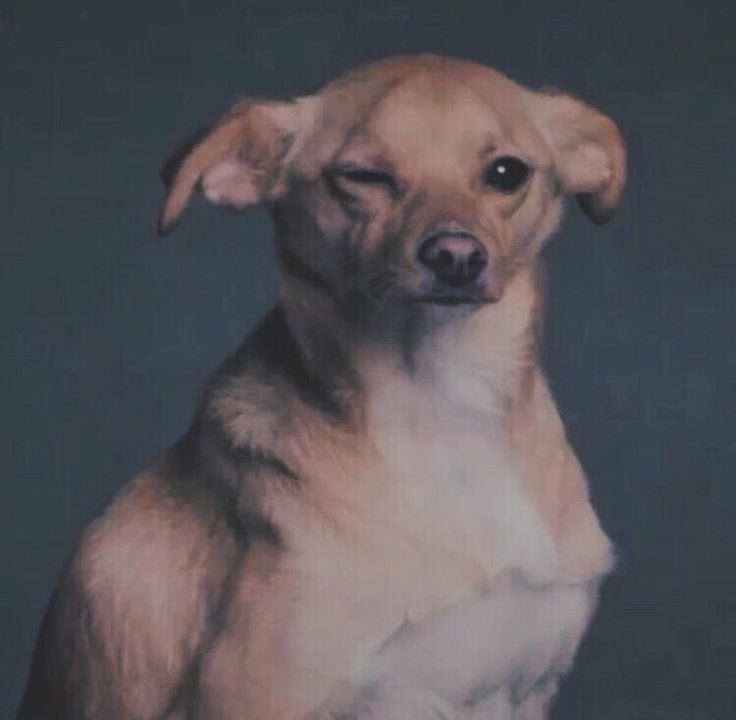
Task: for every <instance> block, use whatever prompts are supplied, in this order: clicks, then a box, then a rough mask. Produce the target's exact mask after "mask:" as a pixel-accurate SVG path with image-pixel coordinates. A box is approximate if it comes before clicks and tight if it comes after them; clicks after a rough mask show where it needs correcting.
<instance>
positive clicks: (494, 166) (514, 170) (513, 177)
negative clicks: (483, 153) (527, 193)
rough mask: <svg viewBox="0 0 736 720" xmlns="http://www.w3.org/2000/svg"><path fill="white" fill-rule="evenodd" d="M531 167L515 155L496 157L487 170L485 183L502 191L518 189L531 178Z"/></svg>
mask: <svg viewBox="0 0 736 720" xmlns="http://www.w3.org/2000/svg"><path fill="white" fill-rule="evenodd" d="M530 174H531V168H530V167H529V166H528V165H527V164H526V163H524V162H522V161H521V160H519V159H518V158H515V157H511V156H510V155H508V156H503V157H499V158H496V159H495V160H494V161H493V162H492V163H491V164H490V165H489V166H488V167H487V168H486V171H485V183H486V185H488V186H489V187H491V188H493V189H494V190H498V191H499V192H502V193H512V192H515V191H516V190H518V189H519V188H520V187H521V186H522V185H523V184H524V183H525V182H526V181H527V179H528V178H529V175H530Z"/></svg>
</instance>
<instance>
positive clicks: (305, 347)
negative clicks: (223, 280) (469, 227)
mask: <svg viewBox="0 0 736 720" xmlns="http://www.w3.org/2000/svg"><path fill="white" fill-rule="evenodd" d="M282 305H283V307H284V311H285V314H286V318H287V322H288V323H289V325H290V327H291V330H292V332H293V333H294V336H295V337H296V339H297V342H298V343H299V345H300V347H301V349H302V353H303V355H304V358H305V362H306V363H307V365H308V371H309V372H310V374H311V375H312V376H314V377H315V378H316V379H318V380H319V382H320V384H321V385H322V386H323V387H325V388H327V390H328V392H330V393H332V394H333V395H334V396H335V398H336V401H337V402H338V403H340V404H341V405H342V406H343V407H345V409H346V414H347V415H348V416H351V417H353V418H358V419H360V418H365V413H366V410H367V409H369V408H370V407H371V406H375V405H376V403H379V402H380V401H381V398H384V399H390V402H389V406H390V407H392V408H395V409H396V410H397V411H399V410H401V403H402V399H403V400H404V401H405V403H406V404H411V403H412V402H413V401H412V398H416V397H419V396H421V395H422V394H426V395H434V396H435V397H437V398H441V399H442V401H443V402H444V403H445V404H446V405H447V406H448V407H452V408H453V410H454V411H455V412H453V414H454V415H455V414H458V413H457V411H460V414H462V412H466V413H467V414H469V415H478V414H483V415H486V416H494V417H498V418H501V417H502V416H504V415H505V414H506V412H507V411H508V410H509V409H510V408H513V407H514V406H515V405H516V404H518V400H519V399H520V395H521V394H522V393H523V389H524V379H525V377H526V376H528V374H529V371H530V370H531V368H533V367H534V364H535V361H536V347H535V324H536V312H537V305H538V288H537V283H536V272H535V269H534V268H530V269H528V270H525V271H523V272H521V273H519V274H517V275H516V277H515V278H513V279H512V280H511V281H510V282H509V284H508V286H507V288H506V291H505V293H504V296H503V298H502V299H501V300H500V301H499V302H498V303H495V304H490V305H485V306H482V307H480V308H477V309H475V310H472V311H467V312H466V313H464V314H463V313H462V312H457V311H455V310H449V311H448V310H447V309H445V308H438V309H437V310H436V312H435V311H434V310H430V312H429V313H426V312H425V313H424V315H423V316H421V318H419V320H417V319H416V318H409V319H408V320H406V321H405V322H404V323H403V325H400V324H399V323H396V324H394V326H393V327H392V328H390V329H388V330H387V331H386V332H385V333H383V334H380V333H373V334H371V333H366V332H364V331H363V330H361V331H359V332H358V331H356V330H355V328H353V327H350V326H349V325H347V324H346V322H345V321H344V319H342V318H341V317H340V316H339V314H338V313H337V312H335V309H334V300H333V299H332V298H329V297H327V296H324V295H322V294H319V293H315V292H314V291H313V290H312V289H310V288H309V287H308V286H306V287H305V286H303V285H300V284H299V283H294V282H292V281H287V282H285V283H284V284H283V286H282ZM431 313H435V314H434V315H432V314H431ZM405 409H407V410H408V411H411V408H405Z"/></svg>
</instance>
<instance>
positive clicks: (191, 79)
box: [0, 0, 736, 720]
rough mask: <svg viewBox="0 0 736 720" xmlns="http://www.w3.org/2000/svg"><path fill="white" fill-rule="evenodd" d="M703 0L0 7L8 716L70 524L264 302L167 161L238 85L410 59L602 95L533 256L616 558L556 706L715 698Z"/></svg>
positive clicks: (225, 217) (707, 63)
mask: <svg viewBox="0 0 736 720" xmlns="http://www.w3.org/2000/svg"><path fill="white" fill-rule="evenodd" d="M732 14H734V12H733V11H731V12H729V10H728V5H726V4H725V3H724V5H723V8H722V9H721V7H720V6H718V5H716V4H714V3H706V2H699V3H695V2H674V1H670V2H641V1H639V2H632V1H631V0H626V1H620V2H575V3H560V2H552V1H551V0H548V1H547V2H506V3H500V2H494V1H493V0H486V1H485V2H473V3H469V2H459V1H455V2H418V1H415V0H395V1H394V2H385V1H383V0H380V1H379V0H373V1H372V2H353V1H350V0H341V1H333V2H275V1H274V0H270V1H269V2H266V1H265V0H264V1H261V2H236V0H230V1H229V2H226V1H224V0H196V1H194V0H189V1H184V0H164V1H161V0H158V1H157V0H150V2H142V1H141V0H119V1H118V2H112V1H110V0H108V1H105V0H97V1H94V0H88V1H86V2H79V1H78V0H74V1H69V0H66V1H62V0H45V1H40V0H37V1H35V2H34V1H33V0H29V1H28V2H23V3H18V4H17V5H15V7H14V6H13V5H12V4H8V3H7V2H4V3H3V4H2V9H1V10H0V110H1V115H0V131H1V133H2V135H1V145H0V222H1V224H0V238H1V243H2V263H1V265H0V274H1V279H0V312H1V313H2V318H1V320H2V325H0V327H2V367H1V369H0V384H1V387H2V406H1V407H2V418H3V420H2V432H1V433H0V442H2V458H3V471H2V481H1V482H0V488H1V489H0V492H1V493H2V494H1V495H0V528H1V530H0V532H1V533H2V542H1V545H0V548H1V549H2V562H0V587H1V591H0V637H1V638H2V639H1V640H0V716H2V717H8V716H9V715H10V714H11V712H12V710H13V709H14V708H15V706H16V704H17V702H18V699H19V695H20V692H21V686H22V683H23V681H24V676H25V673H26V669H27V663H28V660H29V656H30V652H31V648H32V644H33V641H34V636H35V633H36V630H37V625H38V622H39V619H40V616H41V613H42V611H43V609H44V607H45V604H46V602H47V598H48V596H49V593H50V591H51V588H52V585H53V583H54V580H55V577H56V575H57V573H58V570H59V568H60V567H61V564H62V561H63V559H64V557H65V555H67V553H68V552H69V551H70V549H71V548H72V546H73V543H74V541H75V538H76V537H77V536H78V534H79V532H80V529H81V528H82V527H83V525H84V524H85V523H86V522H87V521H89V520H90V519H91V518H92V517H93V516H94V515H95V514H96V513H97V512H98V511H99V510H100V509H101V507H102V506H103V504H104V503H105V502H106V501H107V500H108V499H109V498H110V496H111V495H112V494H113V493H114V492H115V491H116V489H117V488H119V487H120V485H121V484H122V483H123V482H124V480H125V479H127V478H128V477H129V476H130V475H131V474H132V473H133V472H135V471H136V470H137V469H140V468H141V467H142V466H143V465H144V464H145V463H146V462H147V461H148V460H149V459H150V458H152V457H153V456H155V455H156V454H158V453H159V452H160V451H161V450H162V449H163V448H164V447H165V446H166V445H167V444H169V443H171V442H172V441H173V440H174V439H175V438H176V437H177V436H178V435H179V433H181V432H182V431H183V430H184V428H185V426H186V424H187V421H188V418H189V416H190V413H191V411H192V407H193V404H194V402H195V400H196V398H197V395H198V392H199V389H200V388H201V386H202V383H203V381H204V380H205V378H206V376H207V374H208V372H209V371H210V369H211V368H212V367H213V366H214V365H215V364H216V363H217V362H218V361H219V360H220V359H221V358H222V357H223V356H224V355H225V354H226V353H227V352H228V350H229V349H231V348H232V347H233V346H234V345H235V344H236V343H237V342H238V341H239V340H240V338H241V337H242V336H243V335H244V333H245V332H246V331H247V329H248V328H249V327H250V326H251V325H252V324H253V323H254V322H255V321H256V319H257V318H258V317H259V316H260V315H261V314H262V313H263V312H264V311H265V310H266V309H267V308H268V307H269V306H270V305H271V303H272V302H273V299H274V287H275V265H274V259H273V255H272V250H271V244H270V241H269V235H270V228H269V221H268V218H267V217H266V215H265V213H263V212H262V211H254V212H252V213H250V214H248V215H246V216H235V215H229V214H225V213H220V212H218V211H216V210H215V209H214V208H211V207H208V206H205V204H204V203H202V202H199V203H196V204H195V207H194V208H192V210H191V211H190V212H189V214H188V216H187V218H186V222H184V224H183V225H182V226H181V228H180V229H179V230H178V232H177V233H176V234H175V235H174V236H172V237H171V238H169V239H166V240H165V241H161V240H158V239H157V238H156V237H155V234H154V223H155V218H156V213H157V208H158V204H159V202H160V200H161V198H162V188H161V186H160V184H159V180H158V177H157V172H158V169H159V166H160V163H161V161H162V160H163V159H164V157H165V156H166V154H167V153H168V152H169V150H171V149H172V148H173V147H174V146H175V145H177V144H178V143H179V142H180V141H181V140H182V139H184V138H185V137H186V136H187V135H188V134H190V133H191V132H192V131H193V130H195V129H196V128H198V127H199V126H201V125H203V124H204V123H206V122H207V121H209V120H210V119H211V118H213V117H214V116H216V115H217V114H218V113H220V111H221V110H223V109H224V108H225V107H226V106H227V105H228V104H229V103H230V102H231V100H232V99H233V98H235V97H236V96H238V95H242V94H249V95H273V96H280V97H285V96H290V95H293V94H303V93H305V92H307V91H309V90H311V89H312V88H314V87H315V86H316V85H318V84H319V83H321V82H322V81H324V80H326V79H329V78H330V77H332V76H333V75H334V74H336V73H337V72H339V71H340V70H342V69H343V68H345V67H348V66H351V65H354V64H355V63H358V62H362V61H365V60H369V59H373V58H376V57H380V56H383V55H386V54H389V53H396V52H408V51H418V50H430V51H435V52H443V53H452V54H455V55H461V56H467V57H470V58H474V59H478V60H480V61H483V62H487V63H489V64H492V65H494V66H496V67H498V68H500V69H502V70H504V71H505V72H507V73H509V74H511V75H512V76H513V77H515V78H516V79H518V80H520V81H522V82H524V83H527V84H530V85H531V86H539V85H543V84H554V85H557V86H559V87H562V88H565V89H567V90H570V91H572V92H574V93H576V94H578V95H580V96H582V97H583V98H585V99H587V100H589V101H590V102H592V103H594V104H596V105H598V106H599V107H601V108H603V109H605V110H606V111H608V112H609V113H610V114H611V115H612V116H613V117H615V118H616V119H617V120H618V121H619V122H620V124H621V125H622V127H623V129H624V131H625V133H626V135H627V137H628V140H629V143H630V152H631V158H630V159H631V183H630V186H629V190H628V194H627V196H626V200H625V203H624V205H623V207H622V209H621V212H620V214H619V215H618V216H617V218H616V219H615V220H614V221H613V222H612V223H611V224H610V225H609V226H607V227H605V228H603V229H597V228H594V227H592V226H590V225H587V224H586V223H585V221H584V219H583V218H582V216H581V215H579V214H578V213H577V211H576V209H575V208H572V207H571V208H570V213H569V216H568V219H567V222H566V224H565V225H564V227H563V230H562V232H561V233H560V236H559V237H558V238H557V239H556V240H555V241H554V243H553V244H552V245H551V246H549V247H548V250H547V253H546V254H547V256H548V259H549V266H550V276H551V277H550V294H549V308H550V317H549V322H548V328H547V331H548V341H547V346H546V352H545V354H546V363H547V367H548V371H549V374H550V376H551V380H552V384H553V387H554V390H555V392H556V395H557V397H558V400H559V404H560V407H561V411H562V414H563V417H564V419H565V421H566V423H567V425H568V427H569V429H570V434H571V438H572V440H573V443H574V445H575V447H576V448H577V450H578V451H579V453H580V456H581V458H582V461H583V464H584V466H585V467H586V469H587V471H588V473H589V475H590V478H591V485H592V493H593V498H594V502H595V505H596V507H597V508H598V509H599V511H600V515H601V517H602V519H603V523H604V525H605V527H606V529H607V530H608V532H609V534H610V535H611V536H612V537H613V539H614V540H615V542H616V544H617V546H618V549H619V554H620V565H619V569H618V572H617V573H616V575H615V576H614V577H613V578H612V579H611V580H610V581H609V582H608V583H607V585H606V588H605V592H604V597H603V602H602V605H601V608H600V612H599V615H598V617H597V620H596V622H595V624H594V627H593V629H592V631H591V633H590V634H589V636H588V638H587V640H586V641H585V644H584V647H583V650H582V652H581V654H580V656H579V659H578V663H577V668H576V670H575V672H574V674H573V675H571V676H570V678H569V680H568V681H567V682H566V684H565V686H564V690H563V692H562V695H561V698H560V701H559V703H558V708H557V711H556V713H555V718H556V719H557V720H578V719H579V720H609V719H610V720H624V719H625V720H639V719H641V720H659V719H660V718H661V720H681V719H687V720H700V719H703V720H718V719H720V718H730V717H733V716H734V710H735V709H736V637H735V634H736V602H735V601H734V593H735V591H736V581H735V580H736V578H735V576H734V567H735V565H736V563H735V562H734V561H735V560H736V553H735V549H736V542H734V535H735V534H736V531H735V530H734V527H735V525H736V523H734V519H735V518H734V502H735V501H736V484H735V483H734V479H735V478H734V474H735V473H734V471H735V470H736V467H735V466H736V462H734V460H735V450H736V446H735V443H734V435H733V411H734V406H735V401H736V388H735V383H734V360H736V342H735V340H736V338H735V335H736V333H735V324H734V312H733V305H734V301H735V300H736V283H735V282H734V281H735V280H736V247H735V244H734V243H735V242H736V238H734V219H736V194H735V192H734V191H735V190H736V182H735V181H736V157H735V154H734V150H735V148H736V144H735V143H734V135H735V134H736V98H735V96H734V90H735V89H736V59H735V58H736V48H735V46H734V40H733V26H734V19H733V18H731V17H730V15H732Z"/></svg>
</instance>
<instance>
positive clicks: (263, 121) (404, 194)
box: [161, 56, 625, 315]
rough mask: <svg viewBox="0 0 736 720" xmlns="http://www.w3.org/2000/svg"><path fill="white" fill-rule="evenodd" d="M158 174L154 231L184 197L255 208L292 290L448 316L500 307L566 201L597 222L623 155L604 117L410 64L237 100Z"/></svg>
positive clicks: (463, 73)
mask: <svg viewBox="0 0 736 720" xmlns="http://www.w3.org/2000/svg"><path fill="white" fill-rule="evenodd" d="M168 170H169V172H168V175H169V195H168V198H167V200H166V204H165V206H164V209H163V212H162V215H161V230H162V231H163V232H166V231H168V230H169V229H170V228H171V227H172V226H173V225H174V224H175V223H176V222H177V221H178V219H179V217H180V215H181V214H182V212H183V210H184V208H185V206H186V204H187V202H188V201H189V199H190V197H191V195H192V193H193V192H194V191H195V190H196V189H200V190H201V191H202V192H203V193H204V195H205V196H206V197H207V198H208V199H209V200H211V201H212V202H214V203H216V204H220V205H226V206H229V207H231V208H236V209H244V208H246V207H248V206H251V205H254V204H257V203H261V202H266V203H268V204H269V206H270V207H271V209H272V212H273V215H274V218H275V221H276V227H277V236H278V241H279V251H280V258H281V262H282V268H283V271H284V274H285V276H287V277H290V278H293V279H294V282H301V283H303V284H305V285H308V286H311V287H313V288H314V289H315V290H316V291H319V292H322V293H325V294H327V295H329V296H330V297H331V298H333V299H335V298H337V299H338V300H340V301H341V302H339V303H336V305H338V306H340V307H344V308H352V309H353V311H354V310H355V309H356V308H358V309H359V311H360V313H359V314H363V315H365V314H368V315H370V314H371V313H373V314H380V312H381V311H384V312H385V311H387V306H388V305H390V306H392V308H393V310H394V311H396V312H400V308H411V311H412V312H415V313H416V312H422V311H423V309H425V308H430V307H432V308H434V311H435V312H436V311H437V310H436V308H437V306H452V308H453V309H451V310H447V312H448V313H452V312H457V310H458V308H460V307H462V308H464V309H465V310H468V309H473V308H476V307H479V306H480V305H482V304H484V303H490V302H495V301H497V300H499V299H500V298H501V296H502V294H503V290H504V286H505V285H506V284H507V283H508V281H509V279H510V278H511V277H512V276H513V275H514V273H516V272H518V271H519V269H520V268H522V267H524V266H525V265H526V264H528V263H529V262H530V261H531V260H532V259H533V258H534V256H535V255H536V253H537V252H538V250H539V249H540V247H541V245H542V243H543V242H544V240H545V239H546V238H548V237H549V236H550V234H551V233H552V232H553V231H554V230H555V228H556V227H557V224H558V222H559V219H560V215H561V207H562V198H563V197H564V196H565V195H569V194H573V195H575V196H576V197H577V199H578V202H579V204H580V207H581V208H582V210H583V211H584V212H585V214H586V215H587V216H588V217H589V218H590V219H591V220H592V221H593V222H594V223H603V222H606V221H607V220H608V219H609V218H610V217H611V215H612V214H613V212H614V211H615V209H616V206H617V204H618V202H619V199H620V196H621V193H622V190H623V185H624V179H625V149H624V144H623V141H622V139H621V135H620V133H619V131H618V130H617V128H616V126H615V124H614V123H613V122H612V121H611V120H610V119H609V118H607V117H606V116H605V115H603V114H601V113H600V112H597V111H596V110H594V109H592V108H590V107H589V106H587V105H585V104H583V103H582V102H580V101H578V100H575V99H574V98H572V97H570V96H567V95H564V94H560V93H556V92H532V91H529V90H526V89H525V88H522V87H520V86H519V85H517V84H515V83H514V82H512V81H511V80H509V79H508V78H506V77H504V76H503V75H501V74H499V73H497V72H495V71H493V70H491V69H489V68H486V67H483V66H481V65H477V64H475V63H470V62H464V61H458V60H451V59H447V58H438V57H434V56H419V57H415V58H399V59H392V60H387V61H383V62H379V63H375V64H373V65H369V66H367V67H364V68H361V69H358V70H355V71H353V72H350V73H348V74H346V75H344V76H342V77H340V78H338V79H337V80H336V81H334V82H332V83H330V84H328V85H327V86H325V87H324V88H323V89H322V90H321V91H320V92H319V93H318V94H316V95H313V96H309V97H305V98H300V99H297V100H295V101H293V102H274V101H250V100H248V101H244V102H241V103H239V104H237V105H235V107H234V108H233V109H232V110H231V111H230V112H229V113H228V114H227V115H225V117H224V118H222V119H221V120H220V121H219V122H217V123H216V124H215V125H214V126H213V127H212V128H211V129H210V130H209V131H208V132H207V133H206V134H204V135H202V136H200V137H199V138H198V140H197V141H196V142H195V143H192V144H190V145H189V147H188V148H187V150H186V152H184V153H179V155H178V157H177V159H176V160H175V161H174V162H172V163H170V165H169V168H168ZM389 312H390V311H389Z"/></svg>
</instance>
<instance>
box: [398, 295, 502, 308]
mask: <svg viewBox="0 0 736 720" xmlns="http://www.w3.org/2000/svg"><path fill="white" fill-rule="evenodd" d="M498 300H499V298H498V297H495V296H493V295H489V294H480V293H467V292H464V293H460V292H454V293H453V292H434V293H426V294H423V295H412V296H411V297H409V298H408V301H409V303H410V304H411V305H440V306H445V307H458V306H467V307H480V306H481V305H490V304H491V303H495V302H498Z"/></svg>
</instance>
